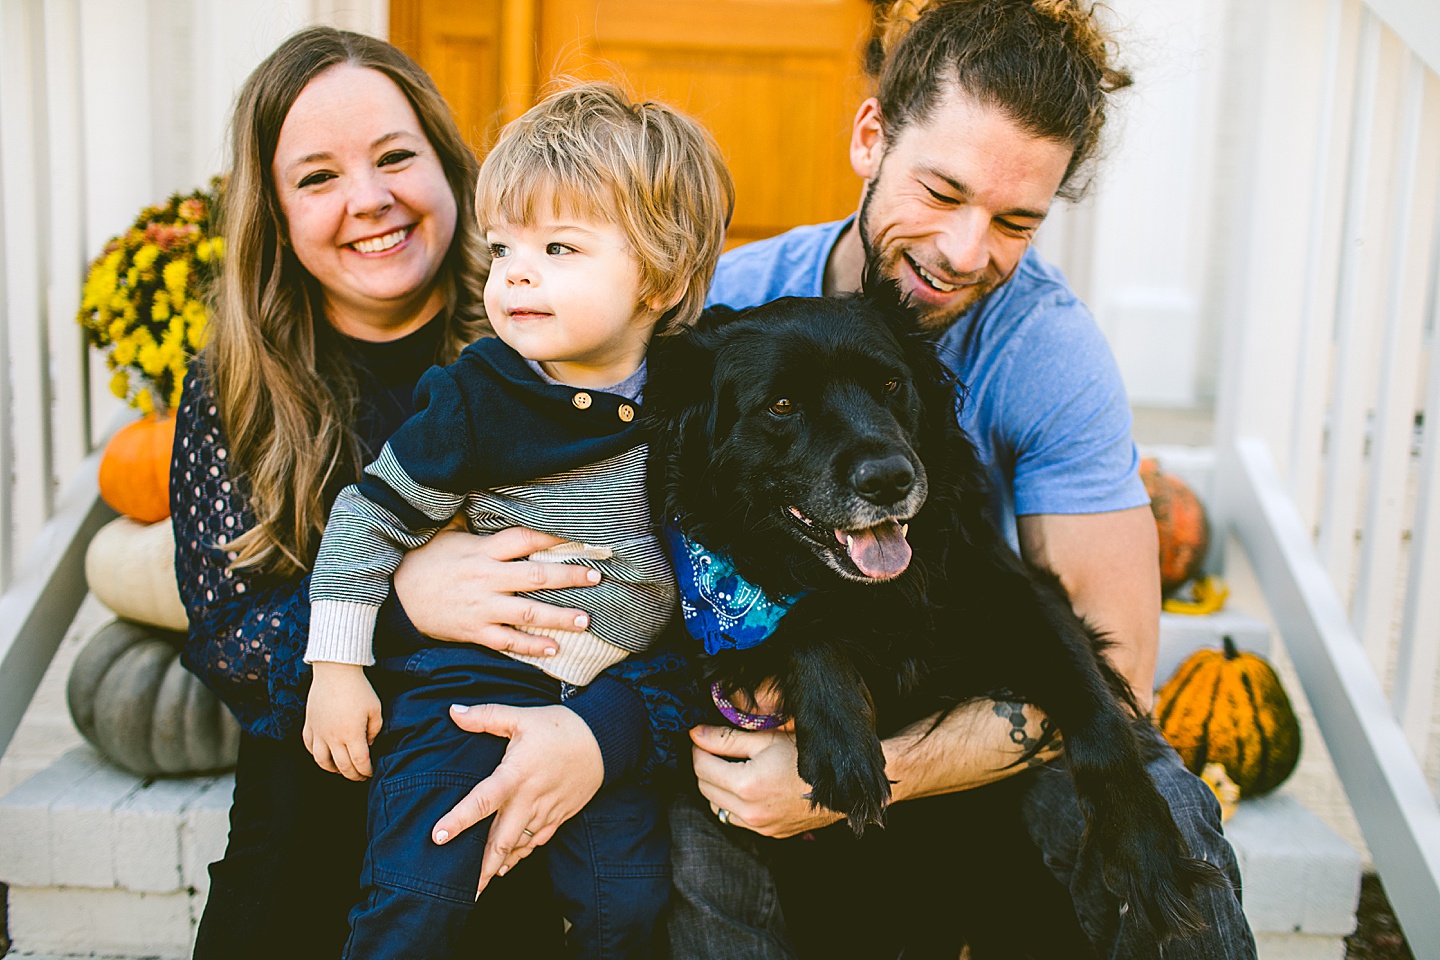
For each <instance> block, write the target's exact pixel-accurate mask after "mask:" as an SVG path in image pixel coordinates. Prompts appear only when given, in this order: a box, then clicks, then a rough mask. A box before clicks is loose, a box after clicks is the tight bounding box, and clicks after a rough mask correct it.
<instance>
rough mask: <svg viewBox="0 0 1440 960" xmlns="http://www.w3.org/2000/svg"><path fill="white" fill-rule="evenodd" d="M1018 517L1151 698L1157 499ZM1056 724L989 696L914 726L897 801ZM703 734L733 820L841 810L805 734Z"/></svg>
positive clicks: (775, 827)
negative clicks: (805, 756)
mask: <svg viewBox="0 0 1440 960" xmlns="http://www.w3.org/2000/svg"><path fill="white" fill-rule="evenodd" d="M1018 527H1019V533H1020V545H1021V553H1022V554H1024V556H1025V558H1026V559H1027V560H1029V561H1030V562H1031V563H1034V564H1036V565H1039V566H1045V567H1048V568H1049V569H1051V570H1053V571H1054V572H1055V573H1056V575H1058V576H1059V577H1060V580H1061V582H1062V583H1063V584H1064V585H1065V588H1066V590H1068V591H1069V593H1070V597H1071V601H1072V602H1073V604H1074V606H1075V610H1076V612H1078V613H1079V614H1080V615H1081V616H1083V617H1085V619H1086V620H1087V621H1089V622H1090V624H1091V625H1092V626H1094V627H1096V628H1097V629H1099V630H1100V631H1102V632H1103V633H1105V634H1107V635H1108V636H1109V637H1110V638H1111V640H1112V641H1113V643H1114V645H1113V646H1112V647H1110V649H1109V650H1107V651H1106V655H1107V656H1108V657H1109V658H1110V661H1111V663H1112V664H1114V666H1115V668H1116V669H1117V670H1119V671H1120V673H1121V674H1123V675H1124V676H1125V677H1126V678H1127V679H1128V680H1129V681H1130V683H1131V686H1132V687H1133V688H1134V689H1135V694H1136V699H1138V700H1139V701H1140V703H1141V705H1142V706H1148V705H1149V703H1150V697H1151V688H1152V686H1153V681H1154V673H1155V655H1156V647H1157V645H1158V641H1159V623H1160V572H1159V547H1158V545H1157V542H1156V533H1155V521H1154V517H1153V516H1152V515H1151V513H1150V508H1149V507H1134V508H1132V509H1129V510H1120V511H1116V512H1113V513H1095V514H1082V515H1074V516H1065V515H1044V516H1028V517H1021V518H1020V519H1019V522H1018ZM997 642H1003V638H997ZM1045 723H1046V720H1045V718H1044V715H1043V714H1042V713H1041V712H1040V711H1039V710H1038V709H1037V708H1035V707H1033V706H1029V705H1026V704H1011V703H996V702H992V701H980V702H976V703H971V704H967V705H966V706H964V707H962V708H960V709H958V710H955V711H954V712H952V713H951V714H950V715H949V716H948V717H946V718H945V719H944V720H943V721H942V722H941V723H940V725H939V726H938V727H937V728H936V729H934V730H933V731H931V732H929V733H928V735H927V731H929V730H930V726H931V722H930V721H923V722H921V723H919V724H916V725H915V726H913V727H910V728H908V729H906V730H904V731H902V732H901V733H899V734H897V735H896V736H894V737H891V738H890V739H888V740H886V741H885V743H884V747H885V756H886V761H887V762H886V770H887V772H888V774H889V777H890V779H891V780H892V781H893V782H894V788H893V799H894V801H897V802H898V801H904V800H913V799H916V798H919V797H929V796H934V795H936V794H941V793H954V792H956V791H959V790H968V789H971V788H973V787H979V786H983V785H985V784H987V783H994V782H995V781H997V780H1003V779H1005V778H1006V777H1009V776H1013V775H1014V774H1016V773H1018V772H1020V771H1021V770H1024V769H1026V767H1027V766H1029V765H1030V764H1032V763H1036V762H1041V761H1043V760H1045V759H1049V758H1050V757H1053V756H1055V755H1057V754H1058V753H1059V748H1058V744H1057V745H1056V746H1055V747H1053V748H1051V749H1048V750H1046V751H1043V752H1042V753H1041V754H1039V755H1038V756H1037V757H1035V758H1033V759H1032V760H1031V761H1030V762H1029V763H1017V761H1019V760H1020V759H1021V757H1023V756H1024V755H1025V753H1026V751H1027V749H1029V748H1030V747H1031V746H1033V745H1034V743H1035V742H1036V740H1037V739H1038V738H1039V737H1040V736H1041V735H1042V734H1043V732H1044V724H1045ZM692 739H693V740H694V741H695V745H696V746H695V751H694V753H695V773H696V776H697V778H698V779H699V781H700V790H701V792H702V793H703V794H704V795H705V797H706V798H707V799H708V800H709V801H710V804H711V806H712V807H713V808H724V809H726V810H728V811H730V822H731V823H732V824H736V825H738V826H743V827H747V828H749V829H752V830H755V831H756V832H758V833H761V834H764V835H765V836H772V837H788V836H793V835H795V834H797V833H802V832H804V831H806V830H815V829H818V828H820V827H823V826H827V825H828V824H831V823H834V822H836V821H838V820H839V819H841V818H840V816H839V815H838V814H833V813H831V812H830V811H828V810H812V809H811V808H810V804H809V802H808V801H806V800H805V799H804V794H805V793H806V792H807V791H808V789H809V787H808V786H807V785H806V784H805V782H804V781H802V780H801V779H800V777H799V775H798V774H797V773H796V770H795V741H794V738H793V735H790V734H788V733H786V732H783V731H761V732H749V731H743V730H729V729H722V728H716V727H701V728H697V729H696V730H695V731H693V732H692ZM722 758H729V759H722ZM734 760H739V761H741V762H738V763H736V762H732V761H734Z"/></svg>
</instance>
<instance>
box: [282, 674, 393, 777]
mask: <svg viewBox="0 0 1440 960" xmlns="http://www.w3.org/2000/svg"><path fill="white" fill-rule="evenodd" d="M313 666H314V671H315V679H314V681H313V682H312V683H311V685H310V695H309V696H308V697H307V698H306V700H305V728H304V730H302V731H301V734H300V738H301V739H302V740H303V741H304V742H305V749H306V750H309V751H310V754H311V755H312V756H313V757H314V758H315V762H316V763H318V764H319V765H320V766H321V768H322V769H325V770H328V771H330V772H331V773H338V774H340V775H342V776H343V777H345V779H347V780H368V779H370V776H371V775H372V774H373V773H374V771H373V770H372V769H371V767H370V744H372V743H374V742H375V737H376V736H378V735H379V733H380V721H381V717H380V698H379V697H377V696H376V695H375V690H374V688H373V687H371V686H370V681H369V680H367V679H366V677H365V668H364V667H360V666H356V665H354V664H349V663H316V664H314V665H313Z"/></svg>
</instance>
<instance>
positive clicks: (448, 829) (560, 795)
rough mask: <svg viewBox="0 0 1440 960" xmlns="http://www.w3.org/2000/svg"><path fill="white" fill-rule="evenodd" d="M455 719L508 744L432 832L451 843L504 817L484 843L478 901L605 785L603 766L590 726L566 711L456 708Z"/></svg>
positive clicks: (437, 838) (484, 706)
mask: <svg viewBox="0 0 1440 960" xmlns="http://www.w3.org/2000/svg"><path fill="white" fill-rule="evenodd" d="M450 719H452V720H454V721H455V723H456V725H457V726H459V727H460V728H461V729H462V730H468V731H470V732H471V733H492V734H494V735H495V736H497V737H506V738H507V739H509V741H510V745H509V747H507V748H506V750H505V757H504V759H503V760H501V761H500V766H498V767H496V768H495V772H494V773H492V774H490V776H488V777H486V778H485V779H484V780H481V781H480V782H479V783H477V784H476V785H475V787H474V789H472V790H471V791H470V793H469V794H467V795H466V797H465V799H463V800H461V801H460V802H459V803H458V804H456V805H455V807H454V809H452V810H451V811H450V812H449V813H447V814H445V816H443V817H441V818H440V820H439V821H438V822H437V823H436V824H435V829H434V830H433V831H431V837H432V838H433V839H434V841H435V842H436V843H445V842H446V841H448V840H449V839H451V838H452V837H456V836H459V835H460V833H461V832H462V831H464V830H467V829H469V828H470V827H473V826H474V825H475V824H477V823H479V822H480V821H481V820H484V819H485V818H486V817H488V816H490V815H491V814H492V813H496V811H499V812H498V814H496V817H495V821H494V822H493V823H492V824H490V837H489V839H488V840H487V841H486V842H485V856H484V858H483V860H482V862H481V867H480V887H479V889H478V890H477V891H476V896H479V895H480V891H483V890H484V889H485V885H486V884H488V883H489V882H490V878H491V877H494V876H496V875H497V874H498V875H500V876H504V875H505V873H506V872H508V871H509V869H510V868H511V867H513V866H514V865H515V864H517V863H519V862H520V861H521V860H523V859H524V858H525V857H528V856H529V855H530V854H531V853H532V852H534V850H535V849H536V848H537V847H540V846H542V845H543V844H545V843H546V842H547V841H548V840H549V839H550V838H551V837H552V836H554V835H555V831H556V829H558V828H559V826H560V824H562V823H564V822H565V821H566V820H569V819H570V818H571V817H573V816H575V814H577V813H579V812H580V810H581V808H582V807H584V806H585V804H587V803H589V802H590V798H591V797H593V796H595V793H596V791H597V790H599V789H600V784H601V783H602V782H603V781H604V779H605V763H604V759H603V758H602V757H601V755H600V745H599V744H598V743H596V742H595V735H594V734H593V733H591V732H590V727H589V726H588V725H587V724H586V723H585V721H584V720H581V719H580V716H579V715H578V714H576V713H575V712H574V711H573V710H571V709H569V708H568V707H564V706H559V705H556V706H549V707H509V706H504V705H502V704H495V703H482V704H478V705H476V706H473V707H465V706H460V705H456V706H453V707H451V708H450Z"/></svg>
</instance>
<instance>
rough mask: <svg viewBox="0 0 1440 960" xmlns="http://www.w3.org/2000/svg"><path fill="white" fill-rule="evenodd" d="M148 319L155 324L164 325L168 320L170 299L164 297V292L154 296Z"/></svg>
mask: <svg viewBox="0 0 1440 960" xmlns="http://www.w3.org/2000/svg"><path fill="white" fill-rule="evenodd" d="M150 319H151V320H154V321H155V322H156V323H164V322H165V321H166V320H169V319H170V298H169V297H167V296H165V291H163V290H162V291H160V292H159V293H157V294H155V302H154V303H152V304H150Z"/></svg>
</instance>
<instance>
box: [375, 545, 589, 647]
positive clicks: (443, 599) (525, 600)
mask: <svg viewBox="0 0 1440 960" xmlns="http://www.w3.org/2000/svg"><path fill="white" fill-rule="evenodd" d="M563 542H564V541H563V540H562V539H561V538H560V537H552V536H549V535H547V534H543V533H536V532H535V531H534V530H526V529H524V528H523V527H513V528H511V529H509V530H502V531H500V532H499V533H496V534H493V535H491V536H479V535H476V534H472V533H465V532H463V531H459V530H443V531H441V532H440V533H438V534H436V535H435V536H434V537H433V538H432V539H431V540H430V542H429V543H427V544H426V545H425V546H423V547H421V548H420V549H419V550H411V551H410V552H409V553H407V554H405V559H404V560H403V561H402V562H401V564H400V569H399V570H397V571H396V572H395V595H396V597H398V598H399V600H400V604H401V606H402V607H404V609H405V613H406V615H407V616H409V617H410V622H411V623H413V624H415V628H416V629H417V630H419V631H420V632H421V633H423V634H425V635H426V636H430V637H434V638H436V639H437V640H449V641H453V642H459V643H476V644H479V645H480V646H483V647H489V648H490V649H492V650H500V651H505V652H510V653H520V654H525V655H528V656H536V657H539V656H553V655H554V653H555V652H556V649H557V647H556V641H555V640H553V639H552V638H550V637H542V636H536V635H534V634H530V633H525V632H523V631H521V630H517V629H515V628H516V627H540V628H547V629H552V630H584V629H586V628H587V627H588V626H589V625H590V618H589V617H588V616H587V615H586V614H585V612H584V611H582V610H572V609H570V608H568V607H556V606H551V605H550V604H548V603H543V602H541V601H539V600H533V599H531V598H529V597H526V596H524V595H523V594H524V593H525V592H527V591H530V590H558V589H560V588H562V587H586V586H591V585H594V584H596V583H599V582H600V574H599V572H598V571H595V570H591V569H590V568H589V567H585V566H581V565H580V564H574V563H539V562H535V561H527V560H523V559H521V558H522V557H528V556H529V555H530V554H532V553H535V552H536V551H539V550H545V549H548V548H550V547H553V546H556V545H557V544H560V543H563ZM517 594H520V595H519V596H517Z"/></svg>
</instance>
